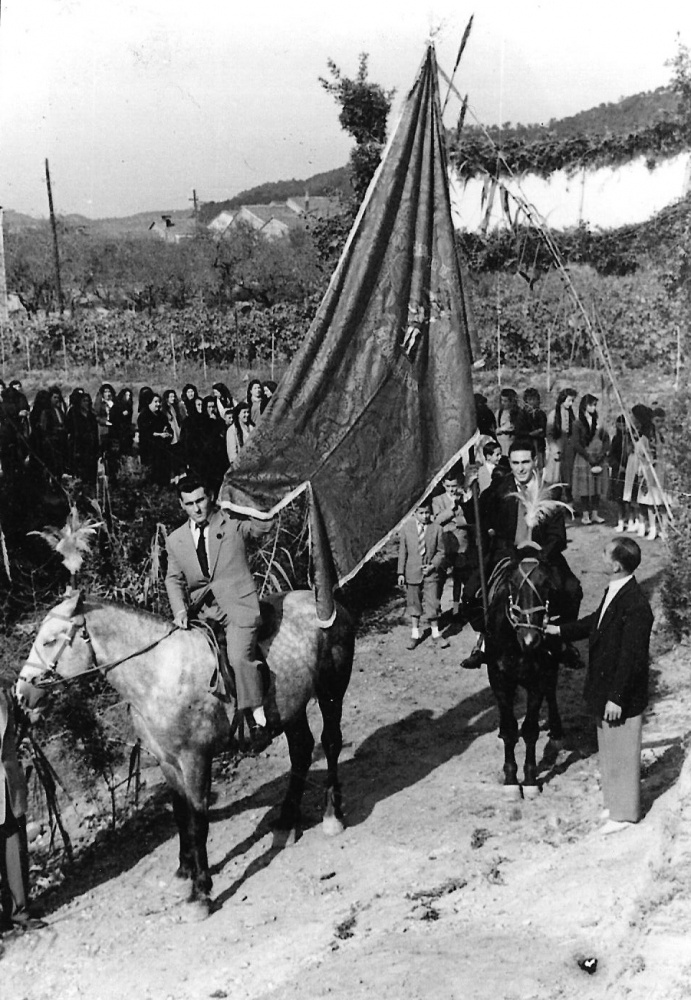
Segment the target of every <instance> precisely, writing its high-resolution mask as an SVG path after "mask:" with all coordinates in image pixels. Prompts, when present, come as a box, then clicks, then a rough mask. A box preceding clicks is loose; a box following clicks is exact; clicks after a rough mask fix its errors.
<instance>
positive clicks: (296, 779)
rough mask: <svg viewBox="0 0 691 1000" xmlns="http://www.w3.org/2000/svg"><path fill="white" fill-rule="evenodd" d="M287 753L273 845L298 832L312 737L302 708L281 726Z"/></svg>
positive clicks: (290, 839)
mask: <svg viewBox="0 0 691 1000" xmlns="http://www.w3.org/2000/svg"><path fill="white" fill-rule="evenodd" d="M285 734H286V739H287V740H288V753H289V755H290V781H289V782H288V791H287V792H286V795H285V798H284V800H283V804H282V806H281V812H280V813H279V816H278V819H277V821H276V823H275V824H274V846H275V847H284V846H285V845H286V844H289V843H294V842H295V841H296V840H297V839H298V837H299V836H300V824H301V813H300V803H301V802H302V795H303V792H304V790H305V780H306V778H307V772H308V771H309V769H310V766H311V764H312V751H313V750H314V737H313V736H312V730H311V729H310V727H309V722H308V721H307V711H306V710H305V709H304V708H303V709H302V711H301V712H299V713H298V715H296V716H295V717H294V718H293V719H291V720H290V722H287V723H286V726H285Z"/></svg>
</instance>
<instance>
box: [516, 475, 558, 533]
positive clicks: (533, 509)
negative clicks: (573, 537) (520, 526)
mask: <svg viewBox="0 0 691 1000" xmlns="http://www.w3.org/2000/svg"><path fill="white" fill-rule="evenodd" d="M564 485H566V484H565V483H554V484H547V483H543V482H541V481H540V479H539V478H538V476H533V478H532V479H531V480H530V482H529V483H528V484H527V486H526V487H525V489H524V490H516V492H515V493H509V496H510V497H517V498H518V500H519V501H520V502H521V503H522V504H523V507H524V508H525V523H526V524H527V525H528V527H529V528H536V527H537V526H538V524H540V523H541V522H542V521H545V520H546V519H547V518H548V517H550V516H551V515H552V514H554V513H555V512H556V511H558V510H559V509H560V508H563V509H564V510H568V512H569V513H570V514H571V515H573V507H572V506H571V505H570V504H568V503H564V501H563V500H555V499H554V498H553V497H552V490H556V489H559V487H560V486H564Z"/></svg>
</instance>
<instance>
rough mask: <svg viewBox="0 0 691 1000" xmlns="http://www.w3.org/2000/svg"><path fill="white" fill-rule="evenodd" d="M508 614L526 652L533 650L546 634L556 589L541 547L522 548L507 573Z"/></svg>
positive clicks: (519, 641)
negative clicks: (551, 603)
mask: <svg viewBox="0 0 691 1000" xmlns="http://www.w3.org/2000/svg"><path fill="white" fill-rule="evenodd" d="M507 584H508V586H507V590H508V594H507V607H506V616H507V618H508V620H509V622H510V623H511V626H512V627H513V630H514V632H515V633H516V638H517V639H518V643H519V645H520V646H521V648H522V650H523V651H524V652H526V653H527V652H534V651H535V650H536V649H537V648H538V647H539V646H540V645H541V644H542V641H543V639H544V635H545V625H546V623H547V617H548V615H549V601H550V593H551V591H552V588H553V581H552V574H551V572H550V568H549V565H548V563H547V562H546V561H545V560H544V559H543V558H542V556H541V554H540V551H539V548H533V547H532V546H526V547H524V548H522V549H520V550H519V552H518V554H517V556H516V558H515V559H514V560H512V561H511V565H510V567H509V568H508V572H507Z"/></svg>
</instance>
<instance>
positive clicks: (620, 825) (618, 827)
mask: <svg viewBox="0 0 691 1000" xmlns="http://www.w3.org/2000/svg"><path fill="white" fill-rule="evenodd" d="M635 825H636V824H635V823H634V822H633V821H632V820H626V819H608V820H607V822H606V823H605V825H604V826H601V827H600V836H601V837H608V836H609V835H610V834H612V833H621V832H622V830H630V829H631V827H633V826H635Z"/></svg>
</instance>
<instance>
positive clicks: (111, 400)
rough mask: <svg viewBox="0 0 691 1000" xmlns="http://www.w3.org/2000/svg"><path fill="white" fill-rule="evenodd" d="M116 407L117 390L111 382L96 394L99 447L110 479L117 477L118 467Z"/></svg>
mask: <svg viewBox="0 0 691 1000" xmlns="http://www.w3.org/2000/svg"><path fill="white" fill-rule="evenodd" d="M114 405H115V389H114V388H113V386H112V385H111V384H110V382H104V383H103V385H101V386H100V387H99V390H98V392H97V393H96V398H95V400H94V414H95V415H96V421H97V423H98V447H99V451H100V453H101V457H102V458H103V464H104V466H105V469H106V475H107V476H108V478H109V479H111V478H114V477H115V473H116V466H117V459H116V454H115V440H114V435H113V421H112V416H111V414H112V411H113V406H114Z"/></svg>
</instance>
